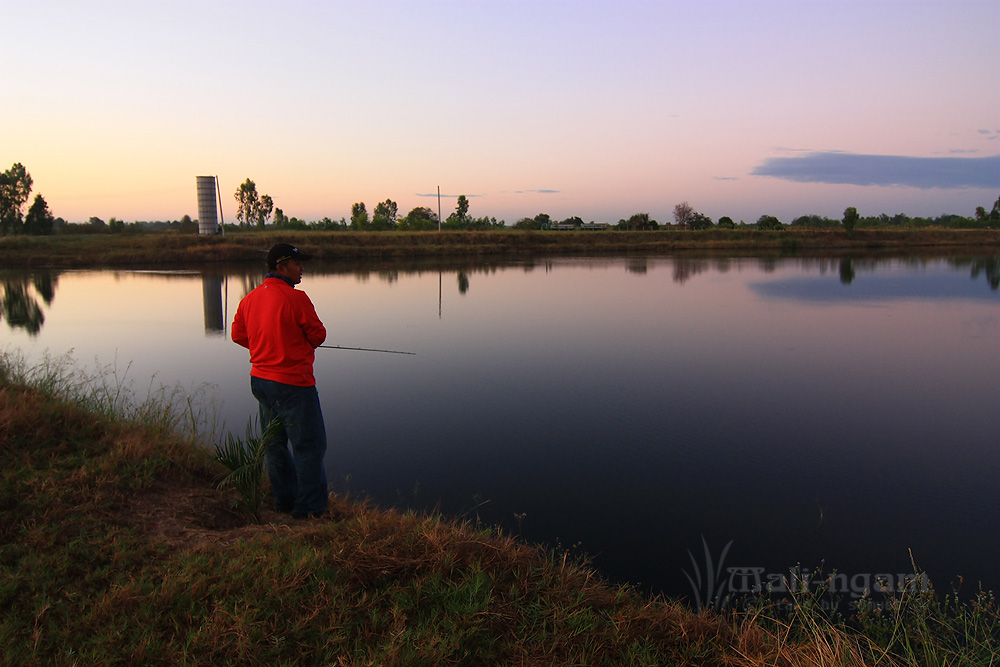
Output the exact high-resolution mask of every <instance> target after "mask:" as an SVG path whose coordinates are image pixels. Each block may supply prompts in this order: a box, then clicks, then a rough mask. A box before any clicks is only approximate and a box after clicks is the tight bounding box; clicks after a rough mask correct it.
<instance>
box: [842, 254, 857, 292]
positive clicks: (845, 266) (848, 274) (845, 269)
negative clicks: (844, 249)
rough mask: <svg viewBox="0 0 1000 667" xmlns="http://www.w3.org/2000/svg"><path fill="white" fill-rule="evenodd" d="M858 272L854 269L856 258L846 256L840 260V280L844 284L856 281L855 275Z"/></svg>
mask: <svg viewBox="0 0 1000 667" xmlns="http://www.w3.org/2000/svg"><path fill="white" fill-rule="evenodd" d="M855 275H856V272H855V270H854V259H852V258H851V257H844V258H843V259H841V260H840V282H841V283H843V284H844V285H850V284H851V283H853V282H854V276H855Z"/></svg>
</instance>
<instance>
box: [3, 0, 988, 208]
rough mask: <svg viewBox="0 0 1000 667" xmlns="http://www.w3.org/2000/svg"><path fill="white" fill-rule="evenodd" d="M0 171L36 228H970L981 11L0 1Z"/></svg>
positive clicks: (730, 4)
mask: <svg viewBox="0 0 1000 667" xmlns="http://www.w3.org/2000/svg"><path fill="white" fill-rule="evenodd" d="M0 16H2V17H3V38H2V39H0V62H2V63H3V74H2V77H0V170H2V169H7V168H9V167H10V166H11V165H12V164H13V163H15V162H20V163H22V164H23V165H24V166H25V167H26V168H27V169H28V171H29V172H30V173H31V175H32V177H33V178H34V183H35V189H34V192H33V194H32V196H34V194H37V193H41V194H42V195H43V196H44V197H45V199H46V201H47V202H48V204H49V208H50V209H51V210H52V212H53V214H55V215H56V216H60V217H63V218H65V219H67V220H70V221H84V220H86V219H87V218H89V217H90V216H98V217H100V218H103V219H105V220H107V219H108V218H110V217H112V216H114V217H117V218H119V219H123V220H126V221H132V220H172V219H177V218H180V217H181V216H183V215H184V214H188V215H191V216H192V217H196V216H197V200H196V193H195V176H198V175H218V177H219V180H220V186H221V190H222V194H223V213H224V215H225V217H226V220H227V221H232V220H233V218H234V208H235V207H234V200H233V192H234V191H235V190H236V188H237V187H238V185H239V184H240V183H241V182H242V181H243V180H245V179H246V178H251V179H253V180H254V181H255V182H256V184H257V188H258V191H259V192H262V193H267V194H269V195H271V197H272V198H273V199H274V202H275V206H277V207H279V208H281V209H282V210H283V211H284V213H285V214H286V215H288V216H293V217H298V218H301V219H304V220H316V219H319V218H322V217H324V216H329V217H330V218H333V219H339V218H340V217H342V216H347V217H349V216H350V208H351V204H352V203H354V202H359V201H360V202H365V203H366V205H367V207H368V210H369V211H371V210H373V209H374V207H375V204H376V203H378V202H379V201H383V200H385V199H387V198H389V199H392V200H393V201H395V202H397V203H398V205H399V210H400V214H403V213H405V212H407V211H409V210H410V209H411V208H413V207H415V206H428V207H430V208H432V209H434V210H436V209H437V201H436V199H435V197H436V193H437V188H438V187H440V189H441V193H442V195H443V199H442V209H443V212H444V214H445V215H447V214H448V213H449V212H450V211H452V210H454V207H455V197H456V196H457V195H459V194H465V195H467V196H468V197H469V198H470V204H471V206H470V213H471V214H472V215H475V216H495V217H496V218H498V219H504V220H506V221H507V222H508V224H513V223H514V222H515V221H516V220H518V219H520V218H522V217H526V216H529V217H530V216H534V215H535V214H537V213H540V212H545V213H548V214H550V215H551V216H552V217H553V218H555V219H563V218H566V217H569V216H574V215H578V216H580V217H581V218H584V219H585V220H596V221H606V222H617V221H618V220H619V219H621V218H627V217H629V216H630V215H632V214H633V213H637V212H648V213H650V214H651V215H652V217H653V218H654V219H656V220H659V221H661V222H668V221H671V220H672V212H673V207H674V205H675V204H677V203H679V202H682V201H687V202H689V203H690V204H691V205H692V206H693V207H694V208H695V209H696V210H698V211H701V212H703V213H705V214H707V215H709V216H710V217H712V218H713V219H718V218H719V217H720V216H723V215H728V216H730V217H732V218H733V219H734V220H736V221H737V222H738V221H740V220H745V221H747V222H754V221H756V220H757V218H759V217H760V216H761V215H764V214H768V215H776V216H778V218H779V219H781V220H782V221H784V222H790V221H791V220H792V219H793V218H795V217H797V216H799V215H805V214H817V215H826V216H829V217H832V218H840V217H842V214H843V211H844V209H845V208H846V207H847V206H856V207H857V208H858V211H859V212H860V213H861V214H862V215H877V214H879V213H883V212H884V213H889V214H895V213H907V214H908V215H911V216H918V215H919V216H934V215H939V214H942V213H959V214H962V215H970V216H971V215H973V213H974V211H975V208H976V207H977V206H985V207H986V208H989V207H990V206H991V205H992V203H993V202H994V201H996V199H997V197H998V196H1000V58H998V57H997V55H996V52H995V44H996V38H997V34H998V31H1000V2H997V0H931V1H926V2H925V1H921V0H857V1H855V0H690V1H686V0H681V1H672V0H662V1H660V2H652V1H650V2H638V1H634V0H614V1H605V2H596V1H590V0H562V1H559V0H533V1H530V2H528V1H511V0H504V1H486V0H465V1H458V0H441V1H433V2H432V1H424V0H385V1H381V0H366V1H364V2H360V1H359V2H353V1H352V2H337V1H334V0H328V1H319V0H315V1H304V0H299V1H297V0H282V1H278V0H232V1H228V0H218V1H214V0H195V1H190V0H169V1H162V0H142V1H136V0H128V1H125V2H111V1H107V2H98V1H91V0H71V1H53V0H33V1H32V2H25V1H24V0H0Z"/></svg>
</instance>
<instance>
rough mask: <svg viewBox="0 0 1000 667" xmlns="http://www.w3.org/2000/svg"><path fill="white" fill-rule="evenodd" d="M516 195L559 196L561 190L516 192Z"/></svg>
mask: <svg viewBox="0 0 1000 667" xmlns="http://www.w3.org/2000/svg"><path fill="white" fill-rule="evenodd" d="M514 194H517V195H523V194H538V195H557V194H559V190H515V191H514Z"/></svg>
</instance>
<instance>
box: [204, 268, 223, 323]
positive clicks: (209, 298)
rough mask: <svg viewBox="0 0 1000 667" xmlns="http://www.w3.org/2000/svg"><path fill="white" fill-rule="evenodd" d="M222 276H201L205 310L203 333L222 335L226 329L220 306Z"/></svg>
mask: <svg viewBox="0 0 1000 667" xmlns="http://www.w3.org/2000/svg"><path fill="white" fill-rule="evenodd" d="M222 284H223V278H222V276H217V275H210V274H205V275H202V277H201V299H202V305H203V309H204V311H205V333H206V334H208V335H222V334H223V333H224V332H225V329H226V322H225V316H224V315H223V308H222V294H223V292H222Z"/></svg>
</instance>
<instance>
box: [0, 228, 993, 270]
mask: <svg viewBox="0 0 1000 667" xmlns="http://www.w3.org/2000/svg"><path fill="white" fill-rule="evenodd" d="M279 241H281V242H290V243H294V244H296V245H298V246H299V247H300V248H301V249H302V250H304V251H307V252H310V253H313V254H315V255H316V256H317V257H319V258H322V259H327V260H337V259H372V258H377V259H387V258H393V257H427V256H453V255H507V256H532V255H559V254H599V253H618V254H622V253H673V252H686V251H719V252H754V253H760V252H766V253H786V254H787V253H795V252H805V253H843V252H892V251H896V252H900V251H906V252H919V251H922V250H933V251H935V252H942V251H944V252H947V251H948V250H949V249H964V250H965V251H968V250H969V249H976V248H978V249H982V250H984V251H986V252H990V253H993V252H997V251H1000V230H958V229H934V228H927V229H862V230H857V231H855V232H854V234H853V235H850V236H849V235H848V234H847V233H846V232H844V231H843V230H842V229H791V228H789V229H785V230H780V231H757V230H749V229H733V230H727V229H712V230H705V231H679V230H661V231H653V232H619V231H587V232H570V231H548V232H526V231H514V230H507V231H484V232H452V231H445V232H371V233H359V232H281V231H266V232H238V233H229V234H228V235H226V236H225V237H199V236H197V235H194V234H180V233H175V232H149V233H134V234H90V235H85V234H81V235H63V236H49V237H33V236H8V237H4V238H3V239H2V242H0V264H2V265H4V266H11V267H18V266H35V267H57V268H58V267H82V266H129V265H146V266H152V265H167V264H190V263H204V262H222V261H261V259H262V253H263V252H264V251H266V250H267V248H268V247H270V246H271V245H272V244H274V243H276V242H279Z"/></svg>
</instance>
